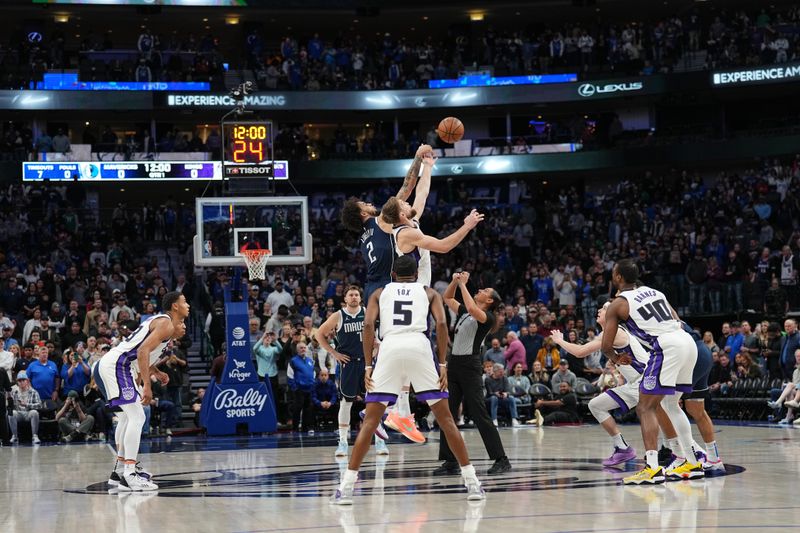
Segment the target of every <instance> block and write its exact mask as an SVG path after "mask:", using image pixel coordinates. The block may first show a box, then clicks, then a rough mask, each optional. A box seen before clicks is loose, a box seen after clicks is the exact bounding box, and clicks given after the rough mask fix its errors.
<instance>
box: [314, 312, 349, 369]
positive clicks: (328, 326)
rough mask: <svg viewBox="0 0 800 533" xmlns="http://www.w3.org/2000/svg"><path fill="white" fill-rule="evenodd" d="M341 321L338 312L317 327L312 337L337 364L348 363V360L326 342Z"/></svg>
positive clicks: (340, 315)
mask: <svg viewBox="0 0 800 533" xmlns="http://www.w3.org/2000/svg"><path fill="white" fill-rule="evenodd" d="M341 319H342V314H341V313H340V312H338V311H337V312H335V313H333V314H332V315H331V316H329V317H328V319H327V320H325V322H323V323H322V324H321V325H320V326H319V328H318V329H317V332H316V333H315V334H314V337H315V338H316V339H317V342H318V343H319V345H320V346H322V349H323V350H325V351H326V352H328V353H329V354H331V355H332V356H333V358H334V359H336V361H337V362H339V363H349V362H350V358H349V357H348V356H347V355H345V354H343V353H339V352H338V351H337V350H335V349H334V348H333V346H331V344H330V343H329V342H328V336H329V335H330V334H331V333H333V332H335V331H336V330H337V329H338V328H339V321H340V320H341Z"/></svg>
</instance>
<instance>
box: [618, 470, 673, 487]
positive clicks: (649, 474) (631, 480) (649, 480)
mask: <svg viewBox="0 0 800 533" xmlns="http://www.w3.org/2000/svg"><path fill="white" fill-rule="evenodd" d="M664 481H666V478H665V477H664V469H663V468H662V467H660V466H659V467H658V468H655V469H654V468H650V467H649V466H646V467H644V468H642V469H641V470H640V471H639V472H637V473H635V474H634V475H632V476H628V477H626V478H623V479H622V483H623V484H625V485H658V484H660V483H664Z"/></svg>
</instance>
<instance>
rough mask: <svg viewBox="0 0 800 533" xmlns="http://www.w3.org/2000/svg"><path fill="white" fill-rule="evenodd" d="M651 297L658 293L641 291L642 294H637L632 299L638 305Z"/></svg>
mask: <svg viewBox="0 0 800 533" xmlns="http://www.w3.org/2000/svg"><path fill="white" fill-rule="evenodd" d="M651 296H658V293H657V292H656V291H652V290H651V291H643V292H640V293H639V294H637V295H636V296H634V298H633V299H634V300H636V303H638V304H640V303H642V302H643V301H644V300H645V298H650V297H651Z"/></svg>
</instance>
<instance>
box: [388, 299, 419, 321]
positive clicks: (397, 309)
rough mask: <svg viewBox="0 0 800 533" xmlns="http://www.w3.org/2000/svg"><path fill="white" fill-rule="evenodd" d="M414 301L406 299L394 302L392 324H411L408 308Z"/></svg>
mask: <svg viewBox="0 0 800 533" xmlns="http://www.w3.org/2000/svg"><path fill="white" fill-rule="evenodd" d="M413 304H414V302H409V301H408V300H402V301H397V302H395V303H394V320H393V321H392V324H394V325H395V326H408V325H410V324H411V309H409V308H410V307H411V306H412V305H413Z"/></svg>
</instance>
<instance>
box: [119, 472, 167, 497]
mask: <svg viewBox="0 0 800 533" xmlns="http://www.w3.org/2000/svg"><path fill="white" fill-rule="evenodd" d="M119 490H121V491H134V492H135V491H147V490H158V485H156V484H155V483H153V482H152V481H150V480H149V479H147V478H145V477H144V476H140V475H139V474H137V473H135V472H134V473H132V474H125V475H123V476H121V478H120V481H119Z"/></svg>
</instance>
